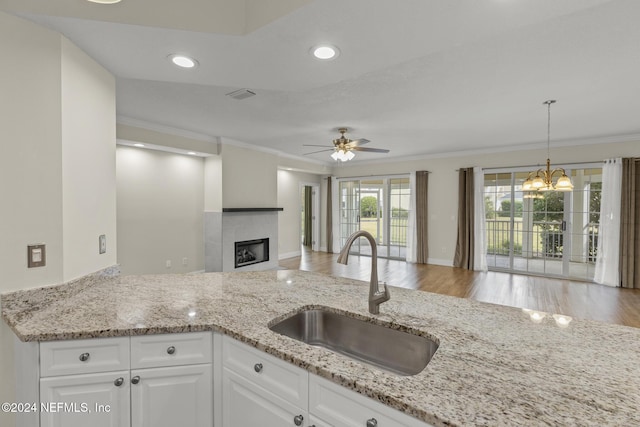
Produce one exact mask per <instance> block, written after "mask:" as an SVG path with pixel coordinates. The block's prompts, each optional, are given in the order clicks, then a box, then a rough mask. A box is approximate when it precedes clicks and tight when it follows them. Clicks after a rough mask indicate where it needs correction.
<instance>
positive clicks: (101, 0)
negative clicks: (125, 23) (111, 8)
mask: <svg viewBox="0 0 640 427" xmlns="http://www.w3.org/2000/svg"><path fill="white" fill-rule="evenodd" d="M87 1H89V2H91V3H99V4H115V3H120V1H121V0H87Z"/></svg>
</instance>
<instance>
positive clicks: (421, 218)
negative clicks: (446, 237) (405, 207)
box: [415, 171, 429, 264]
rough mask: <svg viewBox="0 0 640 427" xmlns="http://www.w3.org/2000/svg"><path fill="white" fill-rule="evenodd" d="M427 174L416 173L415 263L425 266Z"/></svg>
mask: <svg viewBox="0 0 640 427" xmlns="http://www.w3.org/2000/svg"><path fill="white" fill-rule="evenodd" d="M428 194H429V172H427V171H417V172H416V213H415V215H416V234H417V237H418V239H417V242H416V262H417V263H419V264H426V263H427V259H429V245H428V242H429V239H428V237H429V236H428V221H427V219H428V207H429V205H428V197H427V196H428Z"/></svg>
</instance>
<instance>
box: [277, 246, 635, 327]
mask: <svg viewBox="0 0 640 427" xmlns="http://www.w3.org/2000/svg"><path fill="white" fill-rule="evenodd" d="M337 258H338V255H337V254H328V253H325V252H311V251H307V250H304V251H303V253H302V256H300V257H295V258H289V259H284V260H280V266H282V267H285V268H289V269H294V270H305V271H315V272H319V273H325V274H330V275H334V276H342V277H348V278H351V279H358V280H363V281H367V282H368V281H369V276H370V273H371V258H369V257H364V256H363V257H359V256H353V255H352V256H350V257H349V264H348V265H341V264H338V263H337V262H336V259H337ZM378 278H379V280H381V281H383V282H386V283H388V284H389V285H391V286H397V287H403V288H409V289H417V290H420V291H426V292H435V293H439V294H444V295H451V296H456V297H462V298H472V299H475V300H478V301H483V302H489V303H494V304H500V305H507V306H511V307H520V308H530V309H532V310H539V311H545V312H549V313H559V314H564V315H567V316H571V317H575V318H580V319H591V320H598V321H602V322H607V323H615V324H619V325H626V326H633V327H636V328H640V290H638V289H622V288H612V287H609V286H603V285H598V284H593V283H584V282H575V281H570V280H561V279H548V278H543V277H534V276H524V275H519V274H509V273H499V272H492V271H490V272H487V273H480V272H474V271H468V270H464V269H461V268H453V267H443V266H439V265H426V264H408V263H405V262H403V261H395V260H388V259H378Z"/></svg>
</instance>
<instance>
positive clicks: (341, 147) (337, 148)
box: [304, 128, 389, 162]
mask: <svg viewBox="0 0 640 427" xmlns="http://www.w3.org/2000/svg"><path fill="white" fill-rule="evenodd" d="M347 130H348V129H347V128H339V129H338V132H340V138H336V139H334V140H333V148H327V149H325V150H320V151H314V152H312V153H306V154H305V155H309V154H316V153H321V152H323V151H333V153H331V158H332V159H333V160H335V161H338V160H339V161H342V162H347V161H349V160H351V159H353V158H354V157H355V156H356V155H355V153H354V151H369V152H371V153H388V152H389V150H387V149H384V148H365V147H361V145H364V144H367V143H368V142H369V140H368V139H364V138H360V139H349V138H346V137H345V136H344V134H345V133H346V132H347ZM304 146H306V147H325V146H324V145H315V144H304Z"/></svg>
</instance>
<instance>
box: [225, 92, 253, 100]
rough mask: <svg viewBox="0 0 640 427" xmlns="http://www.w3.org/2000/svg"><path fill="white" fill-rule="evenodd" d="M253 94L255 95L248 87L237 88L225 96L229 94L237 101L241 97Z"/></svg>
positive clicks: (244, 97)
mask: <svg viewBox="0 0 640 427" xmlns="http://www.w3.org/2000/svg"><path fill="white" fill-rule="evenodd" d="M253 95H255V92H251V91H250V90H249V89H238V90H235V91H233V92H231V93H228V94H227V96H230V97H232V98H233V99H237V100H238V101H240V100H241V99H246V98H249V97H251V96H253Z"/></svg>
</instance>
